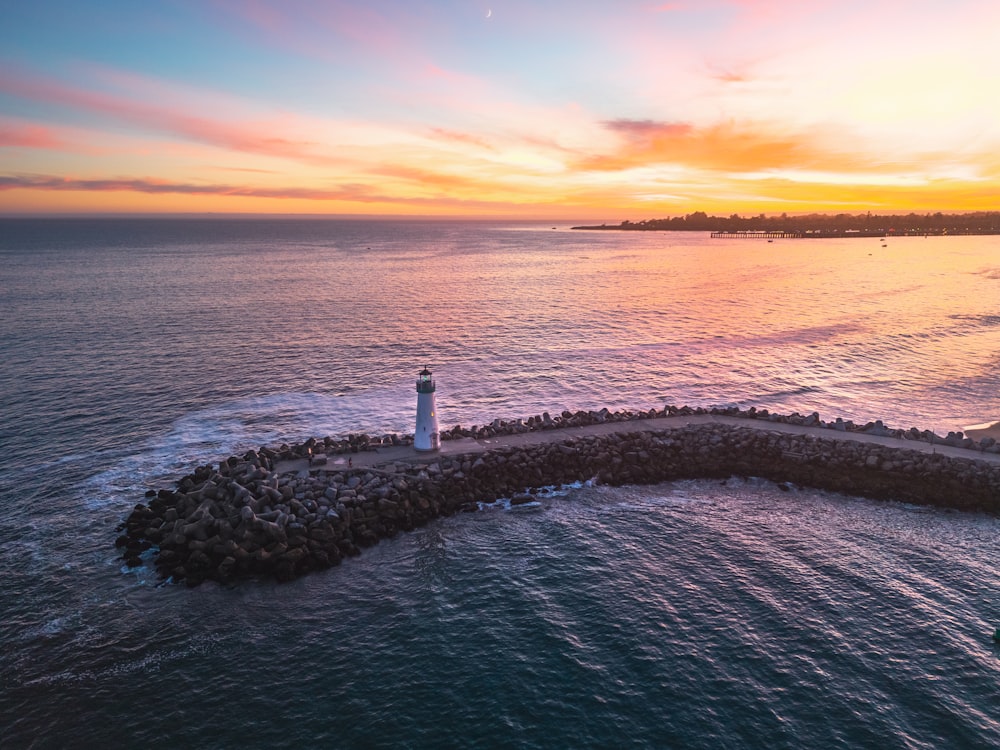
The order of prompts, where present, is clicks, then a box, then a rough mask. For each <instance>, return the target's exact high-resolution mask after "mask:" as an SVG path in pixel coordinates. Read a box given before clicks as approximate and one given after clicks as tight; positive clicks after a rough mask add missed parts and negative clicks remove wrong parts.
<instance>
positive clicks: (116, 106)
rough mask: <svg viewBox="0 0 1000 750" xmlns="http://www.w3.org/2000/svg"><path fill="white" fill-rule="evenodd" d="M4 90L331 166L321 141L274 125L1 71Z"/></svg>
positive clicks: (201, 140) (250, 150) (221, 144)
mask: <svg viewBox="0 0 1000 750" xmlns="http://www.w3.org/2000/svg"><path fill="white" fill-rule="evenodd" d="M0 92H3V93H6V94H9V95H12V96H16V97H19V98H22V99H31V100H33V101H40V102H45V103H48V104H56V105H61V106H70V107H73V108H76V109H78V110H81V111H83V112H86V113H89V114H94V115H98V116H101V117H106V118H109V119H112V120H116V121H119V122H125V123H128V124H131V125H136V126H139V127H141V128H144V129H147V130H151V131H156V132H161V133H169V134H172V135H175V136H180V137H182V138H185V139H188V140H191V141H196V142H199V143H203V144H208V145H211V146H216V147H220V148H225V149H229V150H233V151H241V152H246V153H254V154H261V155H265V156H275V157H280V158H286V159H293V160H296V161H301V162H306V163H310V164H315V163H332V162H334V161H337V160H334V159H331V158H330V157H328V156H325V155H323V154H320V153H317V151H316V147H317V146H318V144H317V143H315V142H313V141H309V140H302V139H295V138H286V137H282V136H281V135H276V134H275V133H276V131H277V128H276V126H275V123H269V122H257V123H243V122H241V123H232V122H226V121H223V120H216V119H211V118H209V117H204V116H200V115H191V114H186V113H184V112H183V111H180V110H179V109H177V108H176V106H158V105H153V104H146V103H144V102H138V101H135V100H133V99H129V98H126V97H123V96H117V95H114V94H109V93H104V92H99V91H87V90H83V89H78V88H73V87H70V86H67V85H65V84H63V83H60V82H58V81H54V80H52V79H46V78H41V77H38V76H28V75H22V76H18V77H15V76H13V75H10V74H9V73H0Z"/></svg>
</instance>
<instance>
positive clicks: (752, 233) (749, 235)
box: [712, 229, 802, 240]
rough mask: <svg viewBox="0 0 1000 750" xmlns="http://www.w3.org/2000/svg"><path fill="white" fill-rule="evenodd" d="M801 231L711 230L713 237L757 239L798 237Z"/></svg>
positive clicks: (800, 235)
mask: <svg viewBox="0 0 1000 750" xmlns="http://www.w3.org/2000/svg"><path fill="white" fill-rule="evenodd" d="M800 237H802V232H794V231H793V232H786V231H783V230H781V231H776V232H775V231H757V230H743V229H741V230H737V231H735V232H712V238H713V239H724V240H757V239H768V240H770V239H798V238H800Z"/></svg>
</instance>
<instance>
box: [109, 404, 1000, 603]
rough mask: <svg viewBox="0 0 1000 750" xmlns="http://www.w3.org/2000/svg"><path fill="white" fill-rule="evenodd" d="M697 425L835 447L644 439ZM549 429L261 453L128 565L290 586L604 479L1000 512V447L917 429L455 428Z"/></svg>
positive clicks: (131, 552) (147, 534)
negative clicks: (516, 437)
mask: <svg viewBox="0 0 1000 750" xmlns="http://www.w3.org/2000/svg"><path fill="white" fill-rule="evenodd" d="M685 414H690V415H692V416H693V415H699V414H719V415H722V416H727V417H733V416H741V417H746V418H748V419H754V420H762V421H764V422H782V423H785V424H802V425H803V426H806V427H826V428H829V429H830V430H831V434H830V436H829V437H826V436H817V435H815V434H787V433H782V432H778V431H774V430H769V429H768V428H767V425H766V424H752V423H749V422H748V424H747V425H746V426H742V425H738V424H737V425H733V424H698V425H687V426H683V427H677V428H671V429H662V430H661V429H656V430H640V429H636V428H637V426H638V425H637V424H635V423H636V422H637V421H638V420H642V419H649V418H653V417H664V416H672V415H676V416H684V415H685ZM607 422H621V423H622V425H621V429H620V430H615V431H613V432H611V433H607V434H599V435H589V434H576V435H574V434H572V431H571V430H567V429H564V428H568V427H573V426H585V425H586V424H600V423H607ZM630 422H632V423H633V424H632V425H631V426H630V425H629V424H628V423H630ZM561 428H563V429H562V431H561V432H559V431H558V430H560V429H561ZM538 430H553V431H554V432H553V434H552V435H551V439H548V440H545V441H543V442H536V443H533V444H525V445H512V446H501V447H497V448H494V449H490V450H480V451H478V452H470V453H468V454H461V453H459V454H453V455H441V456H435V455H429V456H428V455H426V454H425V455H422V456H417V455H413V457H412V459H407V460H405V461H395V462H390V463H384V464H376V465H374V466H366V467H358V468H352V469H344V468H343V467H339V468H332V467H331V468H330V469H327V468H326V466H327V464H326V459H325V455H328V454H331V453H332V454H337V453H357V452H360V451H366V450H373V449H375V448H377V447H378V446H379V445H386V444H388V445H405V444H406V439H405V438H399V437H395V438H394V437H392V436H387V437H383V438H378V439H373V438H371V437H369V436H366V435H359V436H349V437H348V438H347V439H344V440H331V439H330V438H326V439H324V440H316V439H313V438H310V439H309V440H307V441H305V442H303V443H301V444H298V445H295V446H288V445H284V446H281V447H279V448H277V449H268V448H261V449H260V450H257V451H248V452H247V453H246V454H244V455H243V456H240V457H236V456H233V457H230V458H228V459H226V460H224V461H222V462H220V463H219V464H218V465H217V466H215V465H206V466H200V467H198V468H196V469H195V471H194V472H193V473H191V474H189V475H188V476H185V477H184V478H182V479H181V480H180V481H179V482H178V483H177V486H176V487H175V488H173V489H161V490H159V491H155V492H154V491H151V492H149V493H147V497H146V502H145V503H142V504H139V505H136V506H135V508H134V509H133V510H132V512H131V513H130V514H129V516H128V517H127V519H126V521H125V522H124V523H123V524H122V526H121V527H120V529H119V530H120V531H121V532H122V534H121V536H119V537H118V539H117V540H116V545H117V546H118V547H119V548H120V549H122V551H123V558H124V560H125V563H126V565H128V566H138V565H142V564H144V563H143V557H149V556H150V554H151V555H152V564H153V565H155V567H156V570H157V572H158V573H159V575H160V576H161V577H162V578H163V579H165V580H171V581H174V582H182V581H183V582H184V583H186V584H187V585H189V586H196V585H198V584H200V583H201V582H203V581H205V580H215V581H218V582H220V583H230V582H233V581H236V580H238V579H241V578H245V577H255V576H273V577H275V578H276V579H278V580H280V581H287V580H291V579H293V578H295V577H297V576H299V575H302V574H304V573H307V572H309V571H312V570H320V569H324V568H328V567H330V566H332V565H337V564H339V563H340V562H341V560H342V559H343V558H344V557H349V556H352V555H356V554H358V553H359V552H360V550H361V549H362V548H364V547H367V546H371V545H373V544H375V543H376V542H377V541H378V540H379V539H381V538H386V537H391V536H393V535H395V534H397V533H398V532H400V531H407V530H410V529H413V528H415V527H418V526H421V525H423V524H426V523H427V522H429V521H431V520H432V519H435V518H438V517H442V516H448V515H451V514H454V513H457V512H460V511H471V510H476V509H477V508H478V507H479V503H484V502H491V501H494V500H497V499H499V498H509V499H510V501H511V503H512V504H518V503H525V502H529V501H532V500H534V499H535V498H536V495H537V493H539V492H540V491H541V488H544V487H552V486H561V485H567V484H572V483H577V482H583V481H587V480H592V479H593V480H596V481H597V482H599V483H604V484H611V485H621V484H652V483H658V482H664V481H669V480H676V479H690V478H720V479H721V478H727V477H730V476H755V477H763V478H767V479H771V480H774V481H776V482H779V483H782V486H786V487H787V485H788V483H791V484H796V485H802V486H808V487H814V488H818V489H827V490H833V491H838V492H844V493H849V494H853V495H861V496H866V497H873V498H880V499H891V500H897V501H903V502H911V503H919V504H930V505H937V506H942V507H948V508H955V509H959V510H969V511H985V512H989V513H1000V464H998V463H997V462H996V461H995V460H993V461H986V460H982V458H985V457H981V458H980V457H977V452H978V453H1000V447H998V446H997V444H996V443H995V442H993V441H992V440H991V439H986V440H983V441H980V442H978V443H976V442H975V441H970V439H969V438H966V437H964V436H963V435H961V433H950V434H949V435H948V436H947V437H945V438H941V437H939V436H936V435H934V434H933V433H927V432H926V431H917V430H915V429H914V430H909V431H902V430H891V429H889V428H887V427H885V426H884V425H882V423H881V422H873V423H868V424H866V425H862V426H858V425H854V424H853V423H851V422H844V421H842V420H837V421H836V422H831V423H824V422H822V421H821V420H819V417H818V415H815V414H813V415H810V416H808V417H803V416H801V415H797V414H795V415H790V416H776V415H772V414H769V413H767V412H766V411H763V410H760V411H758V410H754V409H751V410H749V411H748V412H740V411H739V410H731V409H723V410H704V409H688V407H680V408H676V407H667V408H666V409H664V410H663V411H657V410H650V411H649V412H609V411H608V410H601V411H599V412H577V413H575V414H574V413H571V412H563V413H562V414H561V415H560V416H558V417H556V418H552V417H550V416H549V415H548V414H545V415H542V416H540V417H531V418H529V419H528V420H517V421H515V422H502V421H499V420H498V421H496V422H494V423H493V424H491V425H488V426H484V427H473V428H469V429H468V430H466V429H464V428H461V427H455V428H453V429H452V430H450V431H448V432H447V433H445V435H447V436H448V439H456V438H460V437H466V438H476V439H485V438H487V437H493V436H496V435H511V434H518V433H519V432H530V431H538ZM837 431H840V432H845V433H846V432H863V433H865V434H869V435H877V436H884V437H897V438H902V439H903V440H906V439H912V440H919V441H925V442H930V443H932V444H936V443H937V442H938V441H940V444H942V445H949V446H954V447H959V448H969V449H972V450H969V452H968V457H964V456H963V457H956V456H954V455H947V456H946V455H941V454H937V453H928V452H926V450H924V451H918V450H911V449H908V448H907V446H906V444H905V443H900V444H899V445H898V446H895V445H893V446H887V445H884V444H878V443H871V442H863V441H858V440H852V439H848V438H847V437H846V436H838V435H837V434H836V432H837ZM442 437H444V435H443V436H442ZM386 440H388V443H386V442H384V441H386ZM960 453H961V452H960ZM320 454H323V455H320ZM303 457H304V458H306V459H307V460H308V466H309V468H308V469H306V470H300V471H286V472H279V471H277V470H276V465H277V463H278V462H280V461H283V460H285V461H287V460H290V459H301V458H303ZM147 551H148V552H147ZM144 553H146V554H145V555H144Z"/></svg>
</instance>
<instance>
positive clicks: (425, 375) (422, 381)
mask: <svg viewBox="0 0 1000 750" xmlns="http://www.w3.org/2000/svg"><path fill="white" fill-rule="evenodd" d="M417 393H434V379H433V378H432V377H431V371H430V370H428V369H427V368H426V367H425V368H424V369H423V370H421V371H420V374H419V375H418V376H417Z"/></svg>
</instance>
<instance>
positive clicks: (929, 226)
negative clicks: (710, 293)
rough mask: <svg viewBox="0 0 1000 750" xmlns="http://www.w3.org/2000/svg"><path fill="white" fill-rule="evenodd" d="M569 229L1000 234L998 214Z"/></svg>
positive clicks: (714, 219)
mask: <svg viewBox="0 0 1000 750" xmlns="http://www.w3.org/2000/svg"><path fill="white" fill-rule="evenodd" d="M573 229H584V230H602V229H603V230H609V229H617V230H621V231H626V232H711V233H712V236H713V237H719V238H736V239H757V238H775V237H781V238H784V237H789V238H800V237H801V238H808V237H812V238H841V237H939V236H945V235H976V234H984V235H992V234H1000V211H977V212H973V213H964V214H943V213H941V212H938V213H935V214H930V213H928V214H915V213H910V214H905V215H900V214H891V215H885V216H879V215H876V214H872V213H871V212H868V213H864V214H832V215H831V214H816V213H813V214H802V215H797V216H789V215H788V214H781V215H779V216H765V215H764V214H758V215H757V216H740V215H739V214H732V215H730V216H709V215H708V214H706V213H705V212H704V211H695V212H694V213H691V214H687V215H685V216H674V217H670V218H666V219H646V220H644V221H628V220H625V221H623V222H621V223H620V224H597V225H581V226H575V227H573Z"/></svg>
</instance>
